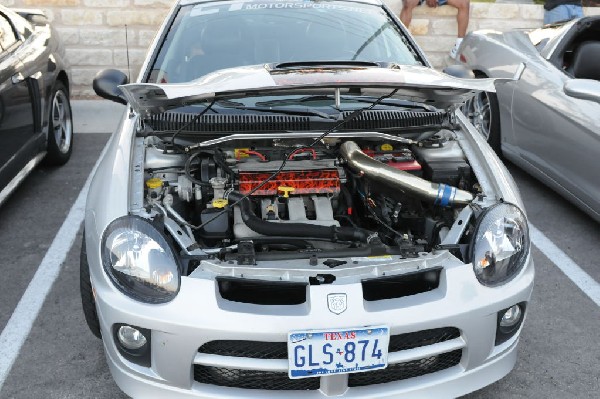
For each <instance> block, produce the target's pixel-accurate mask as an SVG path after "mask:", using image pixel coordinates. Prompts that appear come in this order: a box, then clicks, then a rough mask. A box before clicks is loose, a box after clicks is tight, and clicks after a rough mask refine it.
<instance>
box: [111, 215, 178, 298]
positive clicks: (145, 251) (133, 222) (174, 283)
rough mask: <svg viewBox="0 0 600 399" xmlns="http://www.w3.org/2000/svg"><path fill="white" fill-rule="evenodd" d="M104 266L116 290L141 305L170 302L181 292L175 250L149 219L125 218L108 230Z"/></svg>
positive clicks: (117, 221)
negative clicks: (144, 303) (143, 303)
mask: <svg viewBox="0 0 600 399" xmlns="http://www.w3.org/2000/svg"><path fill="white" fill-rule="evenodd" d="M102 264H103V266H104V271H105V272H106V274H108V276H109V277H110V279H111V280H112V282H113V283H114V284H115V286H116V287H117V288H118V289H119V290H120V291H121V292H123V293H124V294H126V295H128V296H130V297H132V298H134V299H137V300H139V301H142V302H148V303H163V302H168V301H170V300H172V299H173V298H174V297H175V296H176V295H177V292H178V291H179V284H180V281H181V273H180V268H179V265H178V262H177V259H176V258H175V255H174V253H173V250H172V249H171V247H170V245H169V243H168V242H167V240H166V239H165V237H164V236H163V235H162V234H161V233H160V232H159V231H158V230H157V229H156V228H155V227H154V226H153V225H152V224H150V222H149V221H148V220H146V219H143V218H140V217H136V216H125V217H122V218H119V219H116V220H115V221H113V222H112V223H111V224H110V225H109V226H108V227H107V229H106V231H105V232H104V235H103V237H102Z"/></svg>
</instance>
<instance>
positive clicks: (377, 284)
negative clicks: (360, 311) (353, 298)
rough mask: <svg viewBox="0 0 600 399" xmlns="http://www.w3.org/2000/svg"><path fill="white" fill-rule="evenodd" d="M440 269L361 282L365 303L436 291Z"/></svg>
mask: <svg viewBox="0 0 600 399" xmlns="http://www.w3.org/2000/svg"><path fill="white" fill-rule="evenodd" d="M441 272H442V268H441V267H438V268H434V269H428V270H424V271H418V272H414V273H407V274H403V275H401V276H392V277H377V278H373V279H366V280H363V281H362V289H363V298H364V300H365V301H379V300H382V299H394V298H402V297H405V296H410V295H416V294H421V293H423V292H428V291H431V290H434V289H436V288H437V287H438V286H439V285H440V274H441Z"/></svg>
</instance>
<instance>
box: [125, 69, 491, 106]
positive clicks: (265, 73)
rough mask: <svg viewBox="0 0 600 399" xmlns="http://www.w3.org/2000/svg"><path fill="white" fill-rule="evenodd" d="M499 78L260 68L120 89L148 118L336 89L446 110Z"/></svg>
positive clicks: (414, 71)
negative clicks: (219, 103) (196, 106)
mask: <svg viewBox="0 0 600 399" xmlns="http://www.w3.org/2000/svg"><path fill="white" fill-rule="evenodd" d="M495 81H496V82H497V81H498V80H497V79H496V80H494V79H459V78H455V77H452V76H449V75H446V74H444V73H442V72H438V71H436V70H434V69H431V68H428V67H423V66H396V65H394V66H393V67H391V68H381V67H362V66H361V67H357V66H327V65H325V66H311V67H304V68H298V67H297V68H272V65H268V64H267V65H255V66H245V67H237V68H230V69H223V70H220V71H216V72H213V73H210V74H208V75H205V76H203V77H201V78H200V79H197V80H195V81H192V82H189V83H184V84H154V83H133V84H127V85H123V86H120V88H121V90H122V91H123V94H124V95H125V96H126V97H127V99H128V101H129V104H130V105H131V107H132V108H133V110H134V112H136V113H138V114H140V115H142V116H149V115H152V114H157V113H161V112H165V111H167V110H169V109H172V108H176V107H180V106H182V105H184V104H188V103H192V102H197V101H212V100H214V99H225V98H239V97H248V96H262V95H273V94H277V95H286V94H290V95H291V94H305V93H310V94H331V92H332V91H333V90H336V89H342V90H343V89H346V90H354V91H356V90H360V94H361V95H372V96H383V95H386V94H391V93H392V91H393V90H397V92H396V93H394V95H393V97H396V98H403V99H408V100H411V101H416V102H424V103H427V104H430V105H433V106H435V107H437V108H447V107H449V106H452V105H454V104H460V103H463V102H464V101H466V100H468V99H469V98H471V97H472V96H474V95H475V94H476V93H478V92H480V91H488V92H495V91H496V88H495V85H494V82H495Z"/></svg>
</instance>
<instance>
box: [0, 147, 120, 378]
mask: <svg viewBox="0 0 600 399" xmlns="http://www.w3.org/2000/svg"><path fill="white" fill-rule="evenodd" d="M109 142H110V141H109ZM107 148H108V144H107V145H106V146H105V147H104V149H103V150H102V153H101V155H100V157H99V158H98V161H96V164H95V165H94V168H93V169H92V172H91V173H90V175H89V176H88V178H87V180H86V182H85V184H84V186H83V188H82V189H81V191H80V192H79V195H78V196H77V199H76V200H75V203H74V204H73V206H72V207H71V210H70V211H69V214H68V215H67V218H66V219H65V221H64V222H63V224H62V226H61V227H60V229H59V230H58V233H57V234H56V237H54V240H53V241H52V244H51V245H50V248H49V249H48V252H46V255H45V256H44V259H42V263H40V266H39V267H38V269H37V271H36V272H35V275H34V276H33V279H32V280H31V282H30V283H29V285H28V286H27V289H26V290H25V293H24V294H23V296H22V297H21V300H20V301H19V303H18V304H17V306H16V308H15V310H14V311H13V313H12V315H11V316H10V319H9V320H8V323H6V326H5V327H4V330H3V331H2V334H0V390H1V389H2V385H4V381H5V380H6V377H7V376H8V373H9V372H10V369H11V368H12V366H13V364H14V362H15V360H16V359H17V356H18V355H19V351H20V350H21V347H22V346H23V344H24V343H25V340H26V339H27V336H28V335H29V332H30V331H31V327H32V326H33V323H34V321H35V319H36V318H37V315H38V313H39V312H40V309H41V308H42V305H43V304H44V300H45V299H46V296H47V295H48V292H50V289H51V288H52V285H53V284H54V281H55V280H56V278H57V277H58V274H59V273H60V270H61V267H62V264H63V262H64V261H65V258H66V257H67V254H68V253H69V251H70V249H71V246H72V245H73V241H75V237H76V235H77V232H78V231H79V227H80V226H81V222H82V221H83V217H84V214H85V200H86V197H87V193H88V190H89V187H90V182H91V180H92V176H93V175H94V173H95V172H96V169H97V168H98V163H99V160H100V159H101V158H102V155H103V154H104V153H105V152H106V149H107Z"/></svg>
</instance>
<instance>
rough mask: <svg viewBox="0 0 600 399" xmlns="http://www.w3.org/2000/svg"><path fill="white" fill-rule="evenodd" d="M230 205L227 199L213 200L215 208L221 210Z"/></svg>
mask: <svg viewBox="0 0 600 399" xmlns="http://www.w3.org/2000/svg"><path fill="white" fill-rule="evenodd" d="M228 204H229V201H227V200H226V199H216V200H213V202H212V206H213V208H219V209H222V208H225V207H226V206H227V205H228Z"/></svg>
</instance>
